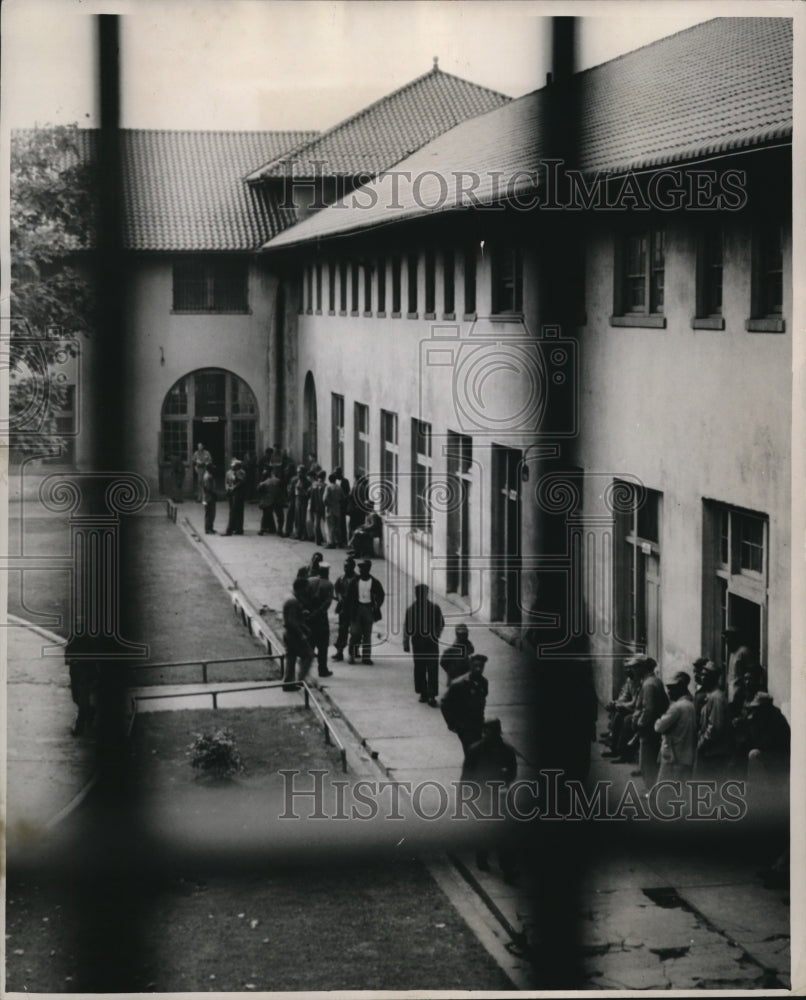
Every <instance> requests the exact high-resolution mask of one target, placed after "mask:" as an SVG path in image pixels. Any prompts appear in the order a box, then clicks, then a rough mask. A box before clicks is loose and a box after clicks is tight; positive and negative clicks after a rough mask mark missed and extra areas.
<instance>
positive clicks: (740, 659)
mask: <svg viewBox="0 0 806 1000" xmlns="http://www.w3.org/2000/svg"><path fill="white" fill-rule="evenodd" d="M722 638H723V639H724V640H725V645H726V646H727V647H728V676H727V683H728V684H729V685H730V688H731V689H732V690H733V691H734V692H735V690H736V689H737V688H738V687H739V686H740V684H741V681H742V677H743V676H744V674H745V673H746V672H747V671H748V670H757V669H758V667H759V662H758V656H756V654H755V652H754V651H753V649H751V647H750V646H749V645H748V643H747V640H746V637H745V634H744V632H743V631H742V629H740V628H739V627H738V626H736V625H728V627H727V628H726V629H725V631H724V632H723V633H722Z"/></svg>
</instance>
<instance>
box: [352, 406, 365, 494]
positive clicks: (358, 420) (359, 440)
mask: <svg viewBox="0 0 806 1000" xmlns="http://www.w3.org/2000/svg"><path fill="white" fill-rule="evenodd" d="M353 425H354V429H355V437H354V440H353V476H354V479H355V482H356V483H357V482H358V480H359V479H363V478H364V477H365V476H366V475H367V474H368V473H369V407H368V406H365V404H364V403H356V404H355V407H354V410H353Z"/></svg>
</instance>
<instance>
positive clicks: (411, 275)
mask: <svg viewBox="0 0 806 1000" xmlns="http://www.w3.org/2000/svg"><path fill="white" fill-rule="evenodd" d="M406 263H407V266H408V279H409V280H408V294H409V309H408V315H409V319H416V318H417V254H416V253H410V254H409V256H408V259H407V262H406Z"/></svg>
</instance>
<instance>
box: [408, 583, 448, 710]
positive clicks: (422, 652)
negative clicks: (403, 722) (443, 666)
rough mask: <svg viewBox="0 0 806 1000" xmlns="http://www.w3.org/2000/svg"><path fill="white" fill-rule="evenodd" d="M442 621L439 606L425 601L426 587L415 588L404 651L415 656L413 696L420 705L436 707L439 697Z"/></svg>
mask: <svg viewBox="0 0 806 1000" xmlns="http://www.w3.org/2000/svg"><path fill="white" fill-rule="evenodd" d="M444 628H445V619H444V618H443V617H442V609H441V608H440V606H439V605H438V604H435V603H434V602H433V601H429V599H428V584H427V583H418V584H417V585H416V586H415V588H414V603H413V604H411V605H410V606H409V607H408V609H407V610H406V618H405V621H404V624H403V650H404V652H406V653H409V652H410V653H413V654H414V693H415V694H418V695H419V696H420V701H421V702H428V704H429V705H430V706H431V707H432V708H436V707H437V694H438V693H439V676H438V674H439V637H440V636H441V635H442V630H443V629H444Z"/></svg>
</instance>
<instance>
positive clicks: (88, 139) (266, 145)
mask: <svg viewBox="0 0 806 1000" xmlns="http://www.w3.org/2000/svg"><path fill="white" fill-rule="evenodd" d="M76 135H77V137H78V139H79V141H80V143H81V145H82V146H83V149H82V150H81V152H82V153H83V155H85V156H86V157H87V158H90V157H91V156H92V155H93V147H94V144H95V141H96V137H97V133H96V132H95V131H94V130H92V129H78V130H77V131H76ZM314 135H316V133H315V132H174V131H153V130H146V129H123V130H122V131H121V136H122V175H123V191H124V210H123V216H124V217H123V235H124V244H125V246H126V247H127V248H128V249H130V250H188V251H190V250H221V251H225V250H254V249H255V248H256V247H259V246H260V245H261V243H264V242H265V241H266V240H268V239H270V238H271V237H272V236H273V235H275V234H276V233H278V232H281V231H282V229H283V228H284V227H285V226H286V225H288V224H289V223H290V222H291V221H293V216H291V215H289V213H288V212H285V213H283V211H282V210H280V209H279V208H278V207H277V206H276V205H275V204H273V203H272V201H271V199H269V198H267V197H265V195H264V193H263V192H260V191H255V190H253V189H252V188H251V187H250V185H248V184H246V183H245V182H244V177H245V175H246V174H247V173H248V172H249V171H250V170H253V169H254V167H255V164H256V163H263V162H265V161H266V158H267V157H269V156H277V155H280V154H282V153H286V152H288V151H290V150H292V149H294V147H296V146H299V145H300V144H301V143H305V142H308V141H310V139H311V137H312V136H314ZM12 142H13V136H12Z"/></svg>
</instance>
